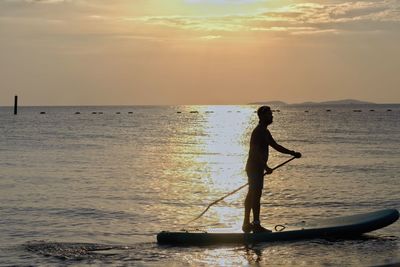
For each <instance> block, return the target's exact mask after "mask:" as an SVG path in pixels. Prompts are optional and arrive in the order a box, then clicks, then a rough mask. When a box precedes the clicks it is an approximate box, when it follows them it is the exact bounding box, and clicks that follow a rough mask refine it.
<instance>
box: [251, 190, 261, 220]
mask: <svg viewBox="0 0 400 267" xmlns="http://www.w3.org/2000/svg"><path fill="white" fill-rule="evenodd" d="M261 195H262V188H257V190H256V191H255V192H254V193H253V195H252V197H253V199H252V201H251V203H252V207H251V208H252V209H253V221H254V222H260V206H261V203H260V202H261Z"/></svg>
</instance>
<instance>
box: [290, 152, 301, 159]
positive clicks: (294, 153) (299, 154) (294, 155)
mask: <svg viewBox="0 0 400 267" xmlns="http://www.w3.org/2000/svg"><path fill="white" fill-rule="evenodd" d="M292 156H293V157H295V158H297V159H299V158H301V153H300V152H296V151H293V153H292Z"/></svg>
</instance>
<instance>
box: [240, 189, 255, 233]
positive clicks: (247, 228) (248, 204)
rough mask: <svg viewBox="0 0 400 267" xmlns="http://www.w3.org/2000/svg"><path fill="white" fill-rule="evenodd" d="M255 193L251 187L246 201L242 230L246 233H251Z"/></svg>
mask: <svg viewBox="0 0 400 267" xmlns="http://www.w3.org/2000/svg"><path fill="white" fill-rule="evenodd" d="M253 195H254V194H253V192H252V190H251V187H249V191H248V192H247V196H246V199H245V201H244V219H243V226H242V230H243V232H245V233H248V232H250V231H251V224H250V212H251V209H252V206H253Z"/></svg>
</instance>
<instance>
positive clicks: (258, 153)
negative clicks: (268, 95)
mask: <svg viewBox="0 0 400 267" xmlns="http://www.w3.org/2000/svg"><path fill="white" fill-rule="evenodd" d="M257 115H258V118H259V123H258V125H257V126H256V128H255V129H254V130H253V132H252V133H251V139H250V150H249V156H248V159H247V164H246V173H247V177H248V180H249V191H248V193H247V196H246V200H245V202H244V205H245V209H244V220H243V226H242V230H243V232H245V233H249V232H251V231H253V233H258V232H271V231H270V230H268V229H266V228H264V227H262V226H261V224H260V200H261V194H262V189H263V186H264V171H265V172H266V173H267V174H271V173H272V169H270V168H269V167H268V165H267V161H268V154H269V147H270V146H271V147H272V148H274V149H275V150H277V151H279V152H281V153H284V154H290V155H292V156H294V157H296V158H300V157H301V153H299V152H295V151H293V150H289V149H287V148H285V147H283V146H281V145H279V144H278V143H277V142H276V141H275V140H274V138H273V137H272V135H271V133H270V132H269V130H268V129H267V127H268V125H270V124H271V123H272V121H273V116H272V111H271V109H270V107H268V106H262V107H260V108H259V109H258V110H257ZM251 211H253V219H254V220H253V222H252V223H250V212H251Z"/></svg>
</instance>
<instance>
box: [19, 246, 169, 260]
mask: <svg viewBox="0 0 400 267" xmlns="http://www.w3.org/2000/svg"><path fill="white" fill-rule="evenodd" d="M22 248H23V249H24V250H26V251H28V252H30V253H34V254H36V255H40V256H44V257H50V258H55V259H58V260H61V261H63V262H65V261H67V262H77V261H79V262H80V263H86V262H87V263H104V264H118V263H121V264H122V263H123V262H124V263H126V262H136V263H138V262H142V263H145V262H151V261H159V260H161V259H165V258H168V257H169V256H168V254H167V253H166V252H165V251H162V250H159V249H158V248H157V245H156V244H155V243H140V244H134V245H132V246H127V245H106V244H95V243H67V242H66V243H64V242H47V241H31V242H27V243H26V244H24V245H22Z"/></svg>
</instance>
